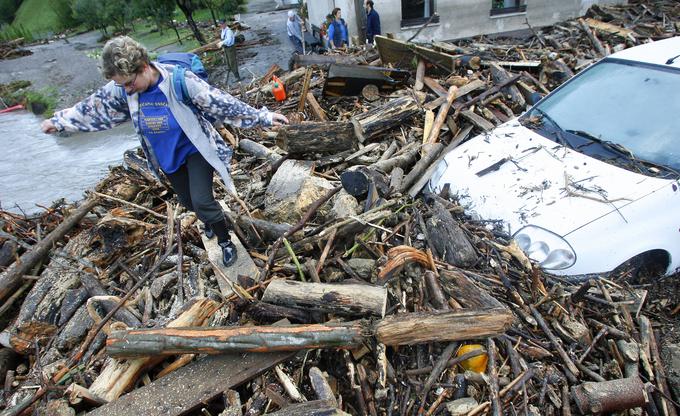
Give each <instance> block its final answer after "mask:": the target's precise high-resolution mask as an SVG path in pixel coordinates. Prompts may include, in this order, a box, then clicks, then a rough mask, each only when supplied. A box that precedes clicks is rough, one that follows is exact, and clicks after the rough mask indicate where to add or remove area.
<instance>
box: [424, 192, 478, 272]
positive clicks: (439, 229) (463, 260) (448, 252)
mask: <svg viewBox="0 0 680 416" xmlns="http://www.w3.org/2000/svg"><path fill="white" fill-rule="evenodd" d="M431 209H432V216H431V217H430V218H428V219H427V221H426V222H425V225H426V227H427V233H428V236H429V243H430V246H431V247H432V250H433V251H434V254H436V255H437V257H439V258H440V259H442V260H444V261H446V262H447V263H449V264H452V265H454V266H458V267H464V266H470V265H472V264H475V263H476V262H477V252H476V251H475V249H474V247H473V246H472V244H471V243H470V241H469V240H468V238H467V236H466V235H465V232H464V231H463V230H462V228H461V227H460V226H459V225H458V223H457V222H456V220H454V219H453V217H452V216H451V213H450V212H449V211H447V210H446V208H445V207H444V206H443V205H442V204H441V203H440V202H439V201H436V200H434V201H433V202H432V206H431Z"/></svg>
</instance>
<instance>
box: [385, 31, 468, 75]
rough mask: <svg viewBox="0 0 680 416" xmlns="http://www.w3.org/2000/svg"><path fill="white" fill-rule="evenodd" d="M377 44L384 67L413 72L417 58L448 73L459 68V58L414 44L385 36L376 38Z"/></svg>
mask: <svg viewBox="0 0 680 416" xmlns="http://www.w3.org/2000/svg"><path fill="white" fill-rule="evenodd" d="M375 42H376V44H377V45H378V53H379V54H380V60H381V61H382V63H383V65H388V64H392V65H394V66H396V67H397V68H404V69H409V70H411V69H414V68H413V64H412V62H413V58H414V57H415V56H417V57H422V58H425V59H426V60H428V61H429V62H431V63H433V64H435V65H436V66H437V68H439V69H441V70H444V71H448V72H453V71H454V70H455V69H456V68H457V67H458V66H459V57H457V56H453V55H449V54H447V53H444V52H437V51H435V50H432V49H429V48H424V47H422V46H418V45H415V44H413V43H406V42H404V41H401V40H396V39H389V38H387V37H385V36H376V37H375Z"/></svg>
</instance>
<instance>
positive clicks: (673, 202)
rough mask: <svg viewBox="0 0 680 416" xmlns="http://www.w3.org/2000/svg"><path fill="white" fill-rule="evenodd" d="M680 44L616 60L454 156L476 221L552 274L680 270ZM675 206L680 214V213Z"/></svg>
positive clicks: (452, 173)
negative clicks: (495, 224) (634, 266)
mask: <svg viewBox="0 0 680 416" xmlns="http://www.w3.org/2000/svg"><path fill="white" fill-rule="evenodd" d="M679 171H680V37H675V38H671V39H666V40H662V41H658V42H654V43H649V44H645V45H641V46H637V47H634V48H630V49H626V50H624V51H621V52H618V53H615V54H613V55H610V56H608V57H606V58H604V59H602V60H601V61H599V62H598V63H596V64H594V65H592V66H591V67H589V68H588V69H586V70H584V71H583V72H581V73H580V74H578V75H577V76H575V77H574V78H572V79H571V80H569V81H568V82H566V83H565V84H563V85H562V86H560V87H559V88H558V89H556V90H555V91H553V92H552V93H550V94H549V95H547V96H546V97H545V98H543V99H541V100H540V101H539V102H538V103H536V104H535V105H534V106H533V107H532V108H531V109H529V110H528V111H527V112H526V113H524V114H523V115H522V116H520V117H519V118H516V119H513V120H511V121H509V122H507V123H505V124H503V125H501V126H499V127H497V128H495V129H494V130H493V131H491V132H490V133H487V134H483V135H479V136H477V137H474V138H472V139H470V140H469V141H467V142H465V143H463V144H461V145H460V146H459V147H457V148H456V149H454V150H453V151H451V152H450V153H449V154H448V155H446V157H445V159H444V160H443V161H442V162H441V164H440V165H439V166H438V167H437V170H436V172H435V173H434V175H433V176H432V179H431V180H430V185H429V187H430V190H431V191H433V192H440V191H441V190H442V189H443V188H444V186H445V185H446V184H449V185H450V191H451V195H452V196H457V198H458V199H459V201H460V203H461V204H462V205H463V206H464V207H465V208H466V209H467V210H468V213H472V214H473V215H477V216H479V218H481V219H485V220H496V219H497V220H502V221H501V223H502V225H503V228H504V231H506V232H507V233H508V235H510V236H512V238H513V239H514V240H515V241H516V242H517V243H518V245H519V246H520V247H521V248H522V250H524V252H525V253H526V254H527V255H528V256H529V258H531V259H532V260H534V261H536V262H537V263H538V264H540V266H541V267H542V268H543V269H544V270H546V271H548V272H550V273H553V274H558V275H567V276H580V275H590V274H601V273H608V272H610V271H612V270H613V269H615V268H616V267H617V266H620V265H622V264H624V263H626V262H627V261H629V260H633V261H638V260H639V262H650V261H653V262H654V263H655V264H654V265H656V266H661V270H662V272H665V274H671V273H674V272H676V271H677V270H678V269H679V268H680V183H679V182H678V181H679V178H680V175H679V174H678V172H679ZM676 209H678V210H677V211H676Z"/></svg>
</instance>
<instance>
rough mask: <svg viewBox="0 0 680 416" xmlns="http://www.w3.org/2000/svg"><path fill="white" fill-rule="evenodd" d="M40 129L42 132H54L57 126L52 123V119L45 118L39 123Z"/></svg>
mask: <svg viewBox="0 0 680 416" xmlns="http://www.w3.org/2000/svg"><path fill="white" fill-rule="evenodd" d="M40 129H41V130H42V132H43V133H48V134H49V133H55V132H56V131H57V127H56V126H55V125H54V124H53V123H52V120H50V119H47V120H45V121H43V122H42V124H40Z"/></svg>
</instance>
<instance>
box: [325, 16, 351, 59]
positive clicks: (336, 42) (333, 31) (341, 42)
mask: <svg viewBox="0 0 680 416" xmlns="http://www.w3.org/2000/svg"><path fill="white" fill-rule="evenodd" d="M331 14H332V15H333V22H332V23H331V25H330V26H329V27H328V39H329V40H330V43H331V48H333V49H338V48H342V47H343V46H345V45H348V44H349V40H348V34H347V24H346V23H345V19H343V18H342V16H341V15H342V11H341V10H340V8H339V7H336V8H335V9H333V12H332V13H331Z"/></svg>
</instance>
